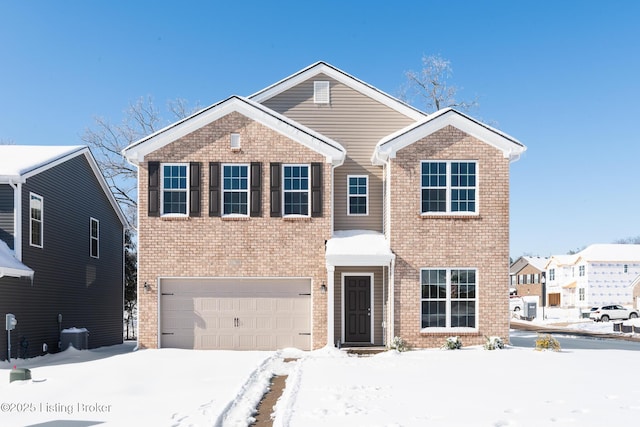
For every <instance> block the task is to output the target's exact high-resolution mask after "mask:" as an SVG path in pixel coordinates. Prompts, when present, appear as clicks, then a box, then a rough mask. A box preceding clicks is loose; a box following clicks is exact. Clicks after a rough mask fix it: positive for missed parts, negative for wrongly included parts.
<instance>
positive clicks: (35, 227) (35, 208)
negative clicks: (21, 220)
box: [29, 193, 44, 248]
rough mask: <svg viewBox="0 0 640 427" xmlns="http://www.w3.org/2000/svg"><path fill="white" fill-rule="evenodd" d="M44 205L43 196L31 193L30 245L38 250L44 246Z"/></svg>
mask: <svg viewBox="0 0 640 427" xmlns="http://www.w3.org/2000/svg"><path fill="white" fill-rule="evenodd" d="M43 205H44V200H43V198H42V196H38V195H37V194H34V193H30V199H29V244H30V245H31V246H35V247H38V248H41V247H42V244H43V224H44V223H43V219H44V218H43Z"/></svg>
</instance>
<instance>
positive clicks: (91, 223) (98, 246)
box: [89, 217, 100, 258]
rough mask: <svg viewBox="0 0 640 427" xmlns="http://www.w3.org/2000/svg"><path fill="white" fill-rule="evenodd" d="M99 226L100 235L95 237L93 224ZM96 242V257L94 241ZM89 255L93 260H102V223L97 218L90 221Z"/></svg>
mask: <svg viewBox="0 0 640 427" xmlns="http://www.w3.org/2000/svg"><path fill="white" fill-rule="evenodd" d="M94 222H95V223H96V224H97V229H98V235H97V236H95V237H94V236H93V223H94ZM94 240H95V241H96V251H97V253H96V255H94V254H93V241H94ZM89 255H90V256H91V258H100V221H99V220H97V219H95V218H93V217H92V218H90V220H89Z"/></svg>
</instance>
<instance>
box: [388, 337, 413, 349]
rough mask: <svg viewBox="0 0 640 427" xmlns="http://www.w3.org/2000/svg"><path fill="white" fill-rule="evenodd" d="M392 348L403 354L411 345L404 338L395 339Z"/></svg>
mask: <svg viewBox="0 0 640 427" xmlns="http://www.w3.org/2000/svg"><path fill="white" fill-rule="evenodd" d="M391 348H392V349H394V350H397V351H399V352H401V353H402V352H403V351H407V350H409V345H408V344H407V342H406V341H405V340H403V339H402V338H400V337H393V341H391Z"/></svg>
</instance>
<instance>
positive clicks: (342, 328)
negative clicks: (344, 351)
mask: <svg viewBox="0 0 640 427" xmlns="http://www.w3.org/2000/svg"><path fill="white" fill-rule="evenodd" d="M341 276H342V277H341V279H340V281H341V283H340V286H341V288H342V289H341V290H340V294H341V298H342V301H343V304H341V305H342V312H341V314H340V333H341V336H340V342H341V343H344V342H345V336H346V332H345V326H346V325H345V321H344V311H345V304H344V301H345V279H346V278H347V277H348V276H366V277H369V287H370V289H371V292H370V294H371V301H370V302H369V304H371V316H370V319H371V320H370V321H371V329H370V331H371V340H370V341H371V344H373V343H374V338H375V329H374V325H375V322H374V319H375V310H374V308H375V305H374V301H375V298H374V291H375V288H376V287H375V286H374V281H373V280H374V278H375V275H374V273H370V272H368V273H355V272H349V273H342V274H341Z"/></svg>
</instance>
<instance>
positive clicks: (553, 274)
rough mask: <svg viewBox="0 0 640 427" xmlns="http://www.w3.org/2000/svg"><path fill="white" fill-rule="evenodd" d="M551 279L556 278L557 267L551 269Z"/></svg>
mask: <svg viewBox="0 0 640 427" xmlns="http://www.w3.org/2000/svg"><path fill="white" fill-rule="evenodd" d="M549 280H556V269H555V268H552V269H550V270H549Z"/></svg>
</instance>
